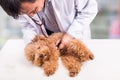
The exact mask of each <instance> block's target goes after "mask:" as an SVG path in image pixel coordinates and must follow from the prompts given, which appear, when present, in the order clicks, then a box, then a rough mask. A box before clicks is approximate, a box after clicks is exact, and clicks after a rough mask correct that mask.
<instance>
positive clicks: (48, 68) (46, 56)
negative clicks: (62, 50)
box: [25, 36, 59, 76]
mask: <svg viewBox="0 0 120 80" xmlns="http://www.w3.org/2000/svg"><path fill="white" fill-rule="evenodd" d="M53 46H54V47H53ZM25 54H26V58H27V59H28V60H29V61H32V62H33V64H34V65H36V66H41V67H42V68H43V69H44V72H45V73H46V75H47V76H49V75H52V74H54V73H55V71H56V70H57V68H58V57H59V51H58V50H57V49H56V48H55V44H53V43H51V42H50V41H49V40H47V38H45V37H43V36H36V37H35V38H34V39H33V40H32V42H31V43H29V44H28V45H27V46H26V47H25Z"/></svg>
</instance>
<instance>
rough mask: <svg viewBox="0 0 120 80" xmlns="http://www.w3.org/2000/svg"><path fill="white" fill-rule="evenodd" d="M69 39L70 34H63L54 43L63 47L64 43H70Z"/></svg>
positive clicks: (59, 47) (58, 46)
mask: <svg viewBox="0 0 120 80" xmlns="http://www.w3.org/2000/svg"><path fill="white" fill-rule="evenodd" d="M71 39H73V37H72V36H70V35H69V34H64V35H63V37H62V39H60V40H58V41H57V43H56V46H57V48H58V49H63V48H64V47H65V46H66V45H68V44H69V43H70V41H71Z"/></svg>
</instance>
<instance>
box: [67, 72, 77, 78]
mask: <svg viewBox="0 0 120 80" xmlns="http://www.w3.org/2000/svg"><path fill="white" fill-rule="evenodd" d="M77 74H78V71H72V72H70V74H69V75H70V77H75V76H77Z"/></svg>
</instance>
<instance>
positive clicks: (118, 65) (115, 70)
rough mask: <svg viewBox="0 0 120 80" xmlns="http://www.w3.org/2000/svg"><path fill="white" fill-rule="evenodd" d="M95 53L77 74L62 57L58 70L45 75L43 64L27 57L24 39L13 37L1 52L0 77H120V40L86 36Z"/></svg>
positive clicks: (44, 79) (12, 79) (59, 79)
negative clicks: (71, 75) (93, 38)
mask: <svg viewBox="0 0 120 80" xmlns="http://www.w3.org/2000/svg"><path fill="white" fill-rule="evenodd" d="M83 42H84V43H85V44H86V46H87V47H88V48H89V49H90V50H91V51H92V52H93V53H94V55H95V59H94V60H93V61H88V62H85V63H84V64H83V66H82V69H81V72H80V73H79V75H78V76H76V77H74V78H71V77H69V76H68V71H67V70H66V69H65V67H64V66H63V65H62V63H61V60H60V59H59V68H58V70H57V71H56V73H55V74H54V75H52V76H50V77H46V76H45V75H44V72H43V70H42V69H41V68H39V67H36V66H34V65H32V64H31V63H30V62H28V61H27V60H26V59H25V55H24V46H25V45H24V43H23V40H22V39H10V40H8V41H7V42H6V44H5V45H4V47H3V48H2V49H1V52H0V80H120V40H107V39H101V40H84V41H83Z"/></svg>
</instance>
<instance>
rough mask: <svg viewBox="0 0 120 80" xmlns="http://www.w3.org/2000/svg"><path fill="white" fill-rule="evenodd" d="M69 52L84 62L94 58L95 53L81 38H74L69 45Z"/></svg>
mask: <svg viewBox="0 0 120 80" xmlns="http://www.w3.org/2000/svg"><path fill="white" fill-rule="evenodd" d="M67 52H68V53H71V54H72V55H74V56H76V57H78V58H79V59H80V60H81V61H82V62H84V61H87V60H93V59H94V55H93V53H92V52H91V51H90V50H89V49H88V48H87V47H86V46H85V45H84V44H83V42H81V41H79V40H76V39H74V40H72V41H71V43H70V44H69V45H68V50H67Z"/></svg>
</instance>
